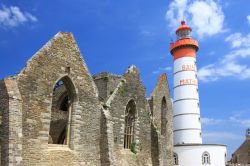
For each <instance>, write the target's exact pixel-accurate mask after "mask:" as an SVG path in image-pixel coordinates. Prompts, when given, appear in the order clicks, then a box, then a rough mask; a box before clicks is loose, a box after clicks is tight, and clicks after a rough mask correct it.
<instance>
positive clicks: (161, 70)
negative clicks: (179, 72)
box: [152, 66, 172, 74]
mask: <svg viewBox="0 0 250 166" xmlns="http://www.w3.org/2000/svg"><path fill="white" fill-rule="evenodd" d="M171 70H172V67H168V66H167V67H159V68H158V69H157V70H155V71H153V72H152V73H153V74H160V73H163V72H167V71H171Z"/></svg>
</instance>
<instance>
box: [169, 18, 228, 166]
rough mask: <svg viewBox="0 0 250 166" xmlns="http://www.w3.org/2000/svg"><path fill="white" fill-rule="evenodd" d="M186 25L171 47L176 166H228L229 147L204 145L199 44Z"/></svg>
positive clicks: (178, 33)
mask: <svg viewBox="0 0 250 166" xmlns="http://www.w3.org/2000/svg"><path fill="white" fill-rule="evenodd" d="M191 31H192V29H191V27H189V26H188V25H187V24H186V22H185V21H182V22H181V26H180V27H179V28H178V29H177V30H176V35H177V40H176V41H175V42H173V43H171V44H170V52H171V54H172V55H173V59H174V101H173V116H174V117H173V119H174V126H173V130H174V164H175V165H180V166H202V165H211V166H225V163H226V159H227V150H226V146H225V145H220V144H202V132H201V121H200V102H199V91H198V80H197V67H196V52H197V51H198V48H199V47H198V42H197V41H196V40H194V39H192V38H191Z"/></svg>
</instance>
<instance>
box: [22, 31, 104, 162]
mask: <svg viewBox="0 0 250 166" xmlns="http://www.w3.org/2000/svg"><path fill="white" fill-rule="evenodd" d="M62 78H63V79H64V82H65V85H66V86H67V88H69V89H70V91H71V93H72V96H73V98H74V99H73V103H72V110H71V125H70V126H71V128H70V142H69V145H67V146H63V147H60V145H58V146H53V147H50V146H49V145H48V139H49V127H50V120H51V107H52V92H53V88H54V86H55V84H56V83H57V81H58V80H60V79H62ZM18 87H19V90H20V93H21V96H22V100H23V105H22V109H23V163H24V165H25V166H26V165H27V166H29V165H30V166H33V165H41V166H46V165H62V163H63V165H65V166H68V165H70V166H72V165H91V166H92V165H100V147H99V144H100V117H101V106H100V103H99V100H98V93H97V89H96V87H95V84H94V82H93V80H92V77H91V75H90V73H89V72H88V69H87V67H86V64H85V62H84V60H83V59H82V55H81V53H80V51H79V48H78V47H77V44H76V42H75V40H74V37H73V35H72V34H71V33H61V32H60V33H58V34H57V35H56V36H55V37H54V38H53V39H52V40H50V41H49V42H48V43H47V44H46V45H45V46H44V47H43V48H42V49H40V50H39V51H38V52H37V53H36V54H35V55H34V56H33V57H32V58H31V59H30V60H29V61H28V63H27V65H26V67H25V68H24V69H23V70H22V71H21V73H20V74H18Z"/></svg>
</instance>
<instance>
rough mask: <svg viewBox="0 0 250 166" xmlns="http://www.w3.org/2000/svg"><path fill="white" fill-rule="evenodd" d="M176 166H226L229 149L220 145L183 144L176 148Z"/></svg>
mask: <svg viewBox="0 0 250 166" xmlns="http://www.w3.org/2000/svg"><path fill="white" fill-rule="evenodd" d="M174 152H175V153H174V162H175V166H203V165H207V166H225V165H226V161H227V148H226V146H225V145H220V144H183V145H175V146H174Z"/></svg>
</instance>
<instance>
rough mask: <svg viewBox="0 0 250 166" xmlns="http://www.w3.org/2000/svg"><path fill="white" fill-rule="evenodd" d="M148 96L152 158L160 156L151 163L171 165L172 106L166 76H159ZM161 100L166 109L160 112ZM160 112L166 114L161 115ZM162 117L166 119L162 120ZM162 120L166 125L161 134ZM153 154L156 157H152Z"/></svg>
mask: <svg viewBox="0 0 250 166" xmlns="http://www.w3.org/2000/svg"><path fill="white" fill-rule="evenodd" d="M150 96H151V99H150V101H149V103H150V105H151V109H152V110H151V112H152V114H153V122H152V132H153V136H154V137H153V138H152V139H154V140H152V141H153V142H154V144H152V145H153V146H154V147H152V153H153V155H152V156H153V157H154V156H157V155H158V154H159V156H160V157H159V158H155V159H153V161H155V163H154V165H158V164H159V165H161V166H165V165H173V132H172V123H173V122H172V121H173V119H172V104H171V100H170V93H169V87H168V82H167V76H166V74H161V75H160V77H159V79H158V82H157V84H156V86H155V88H154V90H153V91H152V93H151V95H150ZM163 99H165V101H166V109H163V110H162V104H163V103H162V101H163ZM162 111H166V112H165V113H163V114H162ZM162 115H164V116H166V117H163V118H162V117H161V116H162ZM162 119H163V120H166V122H164V123H165V124H166V132H164V133H161V127H162V124H161V123H163V122H162ZM155 130H156V131H155ZM156 142H158V146H155V144H157V143H156ZM156 147H158V149H156ZM154 153H155V154H156V155H154ZM157 160H159V161H157Z"/></svg>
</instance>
